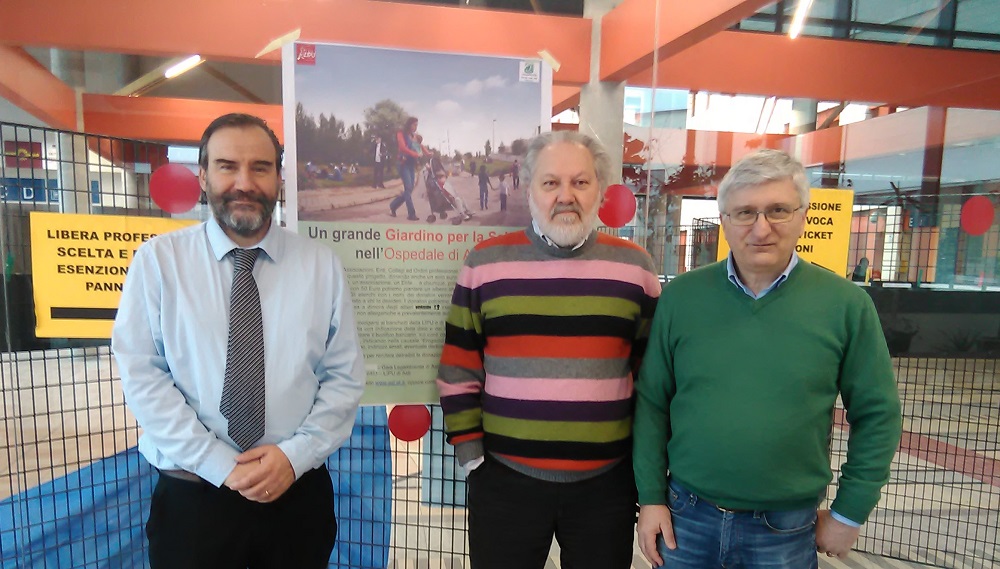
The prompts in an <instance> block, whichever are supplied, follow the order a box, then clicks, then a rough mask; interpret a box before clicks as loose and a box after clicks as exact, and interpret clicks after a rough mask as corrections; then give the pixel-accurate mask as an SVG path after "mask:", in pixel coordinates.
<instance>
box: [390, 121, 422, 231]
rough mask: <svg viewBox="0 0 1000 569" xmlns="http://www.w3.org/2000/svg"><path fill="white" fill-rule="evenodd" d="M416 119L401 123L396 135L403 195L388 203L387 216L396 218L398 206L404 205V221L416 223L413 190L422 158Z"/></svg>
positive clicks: (417, 218)
mask: <svg viewBox="0 0 1000 569" xmlns="http://www.w3.org/2000/svg"><path fill="white" fill-rule="evenodd" d="M418 122H419V121H418V119H417V117H410V118H408V119H406V122H404V123H403V128H401V129H400V130H399V132H397V133H396V150H397V152H398V153H399V164H398V168H399V177H400V179H401V180H402V181H403V193H401V194H399V195H398V196H396V197H395V198H394V199H393V200H392V202H390V203H389V215H391V216H392V217H396V210H397V209H399V206H401V205H403V204H406V219H408V220H410V221H417V220H419V219H420V218H419V217H417V212H416V210H414V209H413V188H414V186H415V185H416V183H417V164H418V161H419V160H420V158H421V157H422V156H423V154H424V153H423V148H422V146H421V144H420V143H419V142H418V141H417V139H416V136H415V135H416V133H417V123H418Z"/></svg>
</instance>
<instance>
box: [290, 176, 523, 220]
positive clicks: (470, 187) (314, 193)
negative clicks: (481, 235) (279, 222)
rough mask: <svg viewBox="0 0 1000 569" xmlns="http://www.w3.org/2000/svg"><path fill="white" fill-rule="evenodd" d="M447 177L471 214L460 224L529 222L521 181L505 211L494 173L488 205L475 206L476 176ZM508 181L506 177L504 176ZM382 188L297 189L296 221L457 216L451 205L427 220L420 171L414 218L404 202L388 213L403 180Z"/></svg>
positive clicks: (476, 202)
mask: <svg viewBox="0 0 1000 569" xmlns="http://www.w3.org/2000/svg"><path fill="white" fill-rule="evenodd" d="M448 181H449V182H450V183H451V186H452V187H453V188H454V189H455V192H456V193H457V194H458V196H459V197H460V198H461V199H462V200H463V201H464V202H465V205H466V206H467V207H468V208H469V210H470V211H471V212H472V218H471V219H469V220H468V221H463V222H462V225H474V226H505V225H506V226H525V227H526V226H527V224H528V223H529V222H530V219H531V217H530V214H529V212H528V202H527V200H526V198H525V192H526V191H527V187H526V186H525V185H524V184H522V185H521V187H520V188H518V189H517V190H513V189H512V190H511V192H510V196H509V197H508V198H507V211H505V212H503V211H500V197H499V190H497V189H496V188H497V187H498V185H499V180H498V178H497V177H495V176H494V177H491V178H490V183H491V184H493V188H494V189H493V190H491V191H490V194H489V203H488V206H489V207H488V209H484V210H480V208H479V181H478V177H473V176H470V175H469V174H468V173H464V172H463V173H461V174H458V175H457V176H451V177H450V178H449V179H448ZM508 183H510V182H509V179H508ZM385 186H386V187H385V189H382V188H378V189H376V188H372V187H338V188H320V189H308V190H300V191H299V193H298V196H297V197H298V210H299V220H300V221H356V222H375V223H396V224H401V225H402V224H410V223H412V224H415V225H441V224H448V225H450V224H452V223H453V222H454V220H455V219H456V218H459V216H458V214H457V212H455V211H454V210H453V209H449V210H448V211H447V216H448V217H447V219H445V220H443V221H442V220H440V219H437V216H436V215H435V220H434V221H433V222H429V221H428V216H429V215H430V214H431V210H430V205H429V203H428V201H427V190H426V188H425V186H424V180H423V175H422V172H420V173H418V174H417V184H416V187H415V188H414V190H413V207H414V209H415V210H416V213H417V217H418V218H419V219H418V220H417V221H408V220H407V219H406V206H405V205H401V206H400V207H399V209H398V210H397V211H396V217H392V216H391V215H389V202H391V201H392V199H393V198H395V197H396V196H398V195H399V194H400V193H402V191H403V183H402V182H401V181H400V180H399V178H394V179H392V180H388V181H386V184H385Z"/></svg>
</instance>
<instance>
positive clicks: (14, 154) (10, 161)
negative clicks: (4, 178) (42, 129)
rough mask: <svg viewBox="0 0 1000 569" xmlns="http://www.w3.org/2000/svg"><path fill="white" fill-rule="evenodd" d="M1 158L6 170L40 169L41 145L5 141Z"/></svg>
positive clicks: (37, 143) (39, 143)
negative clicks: (2, 157)
mask: <svg viewBox="0 0 1000 569" xmlns="http://www.w3.org/2000/svg"><path fill="white" fill-rule="evenodd" d="M3 156H4V163H5V164H6V166H7V167H8V168H41V167H42V143H41V142H16V141H13V140H5V141H4V143H3Z"/></svg>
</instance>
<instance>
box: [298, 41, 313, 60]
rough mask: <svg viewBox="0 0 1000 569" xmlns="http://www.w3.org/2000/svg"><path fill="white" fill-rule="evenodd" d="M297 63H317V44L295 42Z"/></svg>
mask: <svg viewBox="0 0 1000 569" xmlns="http://www.w3.org/2000/svg"><path fill="white" fill-rule="evenodd" d="M295 64H296V65H316V44H312V43H297V44H295Z"/></svg>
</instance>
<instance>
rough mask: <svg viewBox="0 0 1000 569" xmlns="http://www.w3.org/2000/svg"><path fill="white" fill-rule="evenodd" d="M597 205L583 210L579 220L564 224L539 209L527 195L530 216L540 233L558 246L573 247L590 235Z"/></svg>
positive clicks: (595, 218)
mask: <svg viewBox="0 0 1000 569" xmlns="http://www.w3.org/2000/svg"><path fill="white" fill-rule="evenodd" d="M599 205H600V204H595V206H594V208H593V210H592V211H590V212H583V213H582V215H581V216H580V221H579V222H577V223H570V224H566V223H560V222H558V221H556V220H554V219H552V218H551V217H550V216H549V215H547V214H546V213H544V212H542V211H540V210H539V209H538V206H537V205H535V200H533V199H531V197H530V196H529V197H528V210H529V211H531V218H532V219H534V220H535V223H537V224H538V228H539V229H541V230H542V233H543V234H544V235H545V236H546V237H548V238H549V239H551V240H552V242H553V243H555V244H556V245H558V246H560V247H575V246H577V245H579V244H580V243H581V242H582V241H583V240H584V239H586V238H587V236H589V235H590V232H591V231H593V230H594V226H595V224H596V221H597V209H598V207H599Z"/></svg>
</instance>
